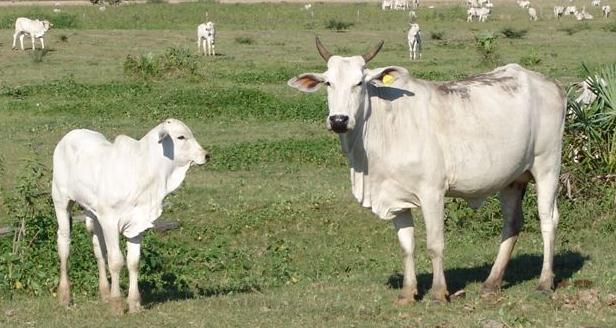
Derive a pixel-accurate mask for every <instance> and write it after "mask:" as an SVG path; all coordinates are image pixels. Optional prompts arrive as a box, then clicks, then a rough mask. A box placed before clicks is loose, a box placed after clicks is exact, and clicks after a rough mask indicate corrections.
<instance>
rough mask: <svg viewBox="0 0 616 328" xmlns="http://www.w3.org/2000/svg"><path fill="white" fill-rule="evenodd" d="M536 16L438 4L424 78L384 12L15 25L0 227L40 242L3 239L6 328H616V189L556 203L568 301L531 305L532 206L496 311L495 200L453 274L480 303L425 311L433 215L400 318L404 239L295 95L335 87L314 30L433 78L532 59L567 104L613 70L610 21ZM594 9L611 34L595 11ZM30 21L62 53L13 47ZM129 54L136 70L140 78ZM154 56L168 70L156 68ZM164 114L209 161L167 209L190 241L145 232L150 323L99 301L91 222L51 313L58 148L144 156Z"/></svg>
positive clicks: (76, 12) (178, 12)
mask: <svg viewBox="0 0 616 328" xmlns="http://www.w3.org/2000/svg"><path fill="white" fill-rule="evenodd" d="M553 2H554V3H556V1H553ZM578 2H579V3H578V7H581V6H582V4H583V3H582V1H578ZM541 3H542V7H540V8H539V9H540V10H539V12H540V13H541V14H542V17H541V19H540V20H539V21H538V22H534V23H530V22H529V21H528V17H527V15H526V12H525V11H522V10H521V9H519V8H516V7H514V5H515V3H506V2H497V7H496V8H495V10H494V14H493V16H492V19H490V20H489V22H487V23H483V24H480V23H472V24H471V23H466V14H465V10H464V8H462V7H455V6H444V5H440V4H439V5H438V6H437V7H436V8H435V9H428V8H427V7H426V6H422V7H420V8H419V10H418V16H419V23H420V24H421V26H422V33H423V36H424V49H423V59H422V60H420V61H416V62H411V61H409V60H408V48H407V46H406V28H407V23H408V15H407V13H404V12H382V11H381V10H380V8H379V7H378V6H377V4H375V3H370V4H364V3H359V4H349V3H347V4H329V3H327V4H323V3H315V4H313V9H314V16H311V15H310V14H309V13H308V12H306V11H302V10H300V8H301V7H302V5H300V4H284V3H282V4H224V5H223V4H216V3H213V2H205V3H195V4H182V5H167V4H147V5H135V6H132V5H127V6H120V7H117V8H116V7H108V8H107V10H106V11H104V12H101V11H99V10H98V9H97V8H96V7H70V8H68V7H67V8H63V11H62V12H61V13H60V14H56V13H53V12H52V11H51V9H50V8H45V7H41V8H30V7H14V8H3V10H2V12H0V28H1V29H0V138H2V140H4V141H5V142H2V143H0V154H1V155H0V169H1V170H0V172H1V173H2V175H1V178H0V183H1V184H0V186H1V193H2V204H1V207H0V226H7V225H13V224H15V223H16V222H17V221H18V219H19V218H23V217H26V218H31V219H33V222H34V223H32V226H33V227H34V228H37V229H39V230H36V231H38V232H37V233H34V232H31V233H30V234H28V235H26V237H25V242H26V244H25V246H23V248H22V249H21V250H20V252H19V254H21V255H19V256H13V255H10V254H9V253H10V252H11V247H12V243H11V240H10V239H11V238H10V237H8V238H6V237H5V238H2V239H0V277H4V279H3V281H2V282H0V293H2V294H1V295H0V310H1V312H0V326H2V327H39V326H44V327H65V326H67V324H68V325H70V326H71V327H73V326H74V327H132V326H135V325H143V326H154V327H193V326H194V327H227V326H228V327H237V326H247V327H481V326H486V325H488V324H489V323H490V321H486V320H493V321H492V323H494V322H499V323H500V324H502V325H503V326H504V327H591V326H592V327H614V326H616V306H615V305H613V302H612V301H610V299H609V298H610V297H611V296H610V295H612V296H613V295H614V294H616V255H615V253H614V252H612V251H611V249H610V248H611V247H610V246H613V245H614V236H615V231H616V223H615V222H614V218H615V216H616V213H615V210H614V201H615V198H614V196H615V195H616V188H614V187H613V186H612V185H610V184H600V183H598V182H596V183H592V185H593V186H592V188H590V189H589V190H588V192H585V193H579V194H576V199H575V200H571V199H568V198H566V197H564V195H563V196H562V197H561V199H560V208H561V216H562V217H561V224H560V227H559V233H558V236H557V243H556V245H557V248H556V249H557V255H556V265H555V271H556V275H557V277H556V280H557V281H559V282H561V283H560V288H558V289H556V291H555V293H554V295H552V297H548V296H545V295H542V294H539V293H537V292H535V290H534V288H535V286H536V284H537V281H538V277H539V272H540V266H541V258H542V243H541V237H540V233H539V224H538V218H537V213H536V204H535V199H534V198H535V194H534V191H533V190H532V188H531V190H529V191H528V192H527V197H526V200H525V217H526V225H525V228H524V232H523V233H522V235H521V238H520V240H519V242H518V246H517V248H516V250H515V252H514V255H513V259H512V262H511V264H510V266H509V269H508V273H507V275H506V277H505V280H506V282H505V284H504V288H503V291H502V293H501V294H500V295H498V297H496V298H490V299H483V298H481V297H480V296H479V288H480V283H481V281H482V280H483V279H485V278H486V277H487V274H488V273H489V269H490V266H491V263H492V261H493V259H494V257H495V255H496V251H497V247H498V242H499V233H500V226H501V220H500V213H499V212H500V211H499V205H498V202H497V201H496V200H495V199H491V200H489V201H488V202H487V204H486V205H485V206H484V207H483V208H482V209H480V210H478V211H472V210H470V209H469V208H467V207H466V204H465V203H463V202H461V201H452V202H450V203H448V205H447V208H448V210H447V214H446V215H447V220H446V229H447V231H446V250H445V266H446V272H445V274H446V277H447V279H448V285H449V291H450V293H453V292H455V291H457V290H460V289H464V290H465V291H466V297H465V298H458V299H454V300H452V301H451V303H450V304H447V305H435V304H432V303H431V302H430V301H429V299H428V297H426V298H425V299H424V298H423V294H424V293H426V292H427V291H428V290H429V288H430V282H431V265H430V261H429V259H428V257H427V255H426V252H425V232H424V229H423V222H422V221H421V219H418V220H417V233H416V236H417V251H416V254H417V259H416V265H417V273H418V280H419V285H420V289H421V293H422V298H421V299H420V301H419V302H418V303H417V304H415V305H412V306H405V307H398V306H394V305H393V300H394V298H395V296H396V294H397V292H398V288H400V283H401V270H402V265H401V251H400V249H399V246H398V243H397V239H396V236H395V233H394V230H393V227H392V226H391V224H389V223H386V222H382V221H380V220H378V219H376V218H375V216H373V215H372V214H371V213H370V211H369V210H366V209H362V208H361V207H360V206H359V205H358V204H356V203H355V201H354V200H353V198H352V196H351V194H350V184H349V181H348V168H347V166H346V160H345V158H344V157H343V156H342V155H341V153H340V150H339V144H338V139H337V137H336V136H335V135H333V134H331V133H329V132H327V131H326V129H325V126H324V122H323V120H324V118H325V115H326V102H325V94H324V93H323V92H322V91H321V92H317V93H316V94H310V95H306V94H300V93H299V92H296V91H295V90H293V89H291V88H289V87H287V86H286V81H287V80H288V79H289V78H291V77H292V76H294V75H296V74H299V73H302V72H309V71H315V72H321V71H324V70H325V65H324V62H323V61H322V59H321V58H320V57H319V56H318V54H317V52H316V49H314V35H315V34H318V35H320V36H321V39H322V40H323V42H324V43H325V44H326V45H327V46H328V47H329V48H330V50H332V51H333V52H335V53H339V54H358V53H361V52H364V51H365V50H367V49H369V48H371V47H372V46H373V45H374V44H375V43H376V42H377V41H378V40H380V39H383V40H385V47H384V49H383V51H382V52H381V53H380V54H379V55H378V56H377V57H376V58H375V59H374V60H373V61H372V62H371V63H370V66H371V67H380V66H386V65H400V66H403V67H406V68H408V69H409V71H410V72H411V73H412V74H413V75H415V76H417V77H421V78H425V79H430V80H446V79H454V78H461V77H465V76H468V75H471V74H475V73H479V72H483V71H486V70H489V69H491V68H492V67H495V66H497V65H498V64H504V63H510V62H521V63H524V64H525V65H526V66H527V67H529V68H531V69H534V70H537V71H539V72H542V73H544V74H546V75H548V76H550V77H552V78H555V79H557V80H558V81H559V82H560V83H561V84H562V85H563V86H567V85H568V84H569V83H571V82H577V81H580V80H582V79H583V78H584V76H583V70H582V69H581V64H582V63H583V62H584V63H586V64H587V65H588V66H589V67H591V68H596V67H598V66H600V65H602V64H607V63H613V62H614V61H615V60H616V57H615V56H614V54H615V53H616V42H614V38H615V37H616V32H614V31H616V21H615V20H614V19H613V18H612V19H609V20H603V19H595V20H594V21H591V22H585V23H579V22H576V21H573V20H571V19H563V20H561V21H557V20H556V19H553V18H552V16H551V15H550V12H551V5H552V4H553V3H552V1H545V2H543V1H542V2H541ZM586 7H587V9H590V10H593V11H592V14H593V15H595V17H600V14H599V12H598V9H597V8H596V7H592V8H591V7H590V6H589V5H587V6H586ZM612 7H614V5H612ZM206 11H207V12H208V14H209V17H210V18H211V19H212V20H214V21H215V22H216V23H217V28H218V36H217V37H218V38H217V46H216V47H217V52H218V53H219V55H218V56H216V58H207V57H202V56H198V55H197V53H196V44H195V43H196V42H195V34H196V33H195V26H196V25H197V23H199V22H200V21H202V20H203V19H204V17H205V12H206ZM18 16H30V17H44V18H47V19H49V20H51V21H52V22H54V24H55V26H56V28H54V29H52V30H51V31H50V32H48V34H46V37H45V41H46V45H47V46H48V48H49V51H48V52H46V53H33V52H32V51H31V50H27V51H25V52H21V51H13V50H11V49H10V48H11V43H12V30H11V29H12V27H11V25H12V23H13V22H14V19H15V17H18ZM332 19H333V20H337V21H341V22H346V23H352V24H353V25H352V26H350V28H349V29H348V31H346V32H334V31H331V30H329V29H327V28H326V27H325V26H326V24H327V23H328V21H330V20H332ZM505 28H510V29H514V30H518V31H519V30H527V33H526V35H525V36H524V37H523V38H520V39H510V38H506V37H504V36H503V35H502V34H501V31H502V30H503V29H505ZM488 32H492V33H495V34H498V35H499V38H498V39H497V53H498V57H497V58H496V60H495V61H493V62H490V63H481V62H480V55H479V54H478V52H477V50H476V47H475V36H476V35H482V34H485V33H488ZM439 34H440V36H439ZM431 36H434V37H431ZM27 44H28V45H29V42H28V43H27ZM184 49H185V50H184ZM129 55H130V56H132V57H131V58H136V61H137V65H138V66H137V68H132V69H127V70H125V66H126V63H127V56H129ZM161 58H162V59H161ZM159 59H160V60H166V62H165V63H166V64H164V65H171V66H169V67H170V68H169V69H158V68H160V67H158V66H156V65H158V64H157V63H158V62H157V61H156V60H159ZM169 63H171V64H169ZM139 65H141V66H139ZM148 65H150V66H148ZM160 65H163V64H160ZM167 117H175V118H179V119H181V120H183V121H184V122H186V123H187V124H188V125H189V126H190V127H191V128H192V130H193V132H194V134H195V136H196V137H197V139H198V140H200V142H201V144H202V145H203V146H204V148H206V149H208V150H209V151H210V152H211V154H212V162H211V163H210V164H208V165H206V166H205V167H199V168H193V169H191V171H189V174H188V176H187V178H186V180H185V182H184V184H183V186H182V187H181V188H180V189H179V190H178V191H177V192H176V193H175V194H173V195H171V196H169V197H168V198H167V200H166V202H165V211H164V213H163V216H162V219H164V220H177V221H179V222H180V227H179V228H178V229H174V230H171V231H168V232H166V233H155V232H148V234H147V236H146V239H145V242H144V245H143V256H142V263H141V266H142V270H141V274H142V276H141V279H140V281H141V289H142V293H143V296H144V297H143V298H144V299H143V301H144V303H145V305H146V310H145V311H143V312H142V313H139V314H136V315H125V316H120V317H118V316H114V315H113V314H112V313H111V311H110V310H109V309H108V308H107V306H105V305H104V304H102V303H101V302H100V301H99V299H98V297H97V290H96V289H97V285H96V268H95V262H94V257H93V256H92V254H91V252H92V250H91V245H89V243H88V242H87V236H86V233H85V230H84V228H83V226H82V225H83V224H82V223H75V224H74V226H75V229H74V233H73V239H74V242H73V249H72V254H71V271H70V273H69V274H70V276H71V278H72V280H73V290H72V292H73V296H74V298H75V305H74V306H73V307H71V308H70V309H68V310H66V309H64V308H61V307H60V306H58V305H56V302H55V299H54V298H53V296H54V294H53V293H54V290H55V285H56V283H57V263H56V262H57V260H56V255H55V242H54V240H53V238H54V237H53V236H54V233H55V232H54V229H55V222H54V216H53V214H52V210H51V208H50V207H49V204H48V195H47V194H45V192H48V186H49V180H50V173H49V170H50V169H51V154H52V152H53V147H54V146H55V144H56V143H57V141H58V140H59V139H60V138H61V136H62V135H64V134H65V133H66V132H68V131H69V130H71V129H74V128H91V129H95V130H99V131H101V132H103V133H104V134H105V135H107V136H109V137H110V138H111V137H113V136H115V135H117V134H120V133H122V134H127V135H130V136H133V137H136V138H138V137H141V136H142V135H143V134H144V133H146V132H147V131H148V130H149V129H150V128H152V127H153V126H154V125H156V124H157V122H159V121H160V120H162V119H164V118H167ZM37 163H41V164H38V165H37ZM566 163H571V162H570V161H566ZM567 165H569V164H567ZM563 170H564V171H570V170H571V167H568V166H565V167H564V169H563ZM37 172H40V173H37ZM591 178H592V177H591V176H587V177H584V176H582V177H579V179H580V180H581V181H591ZM22 201H23V204H26V205H25V206H26V207H25V208H22V207H19V206H18V205H19V204H22V203H21V202H22ZM415 214H416V215H417V216H418V217H420V215H419V212H416V213H415ZM22 245H23V244H22Z"/></svg>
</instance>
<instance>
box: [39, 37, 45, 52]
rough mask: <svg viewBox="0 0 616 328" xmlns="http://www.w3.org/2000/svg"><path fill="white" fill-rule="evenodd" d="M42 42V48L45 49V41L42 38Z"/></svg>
mask: <svg viewBox="0 0 616 328" xmlns="http://www.w3.org/2000/svg"><path fill="white" fill-rule="evenodd" d="M40 40H41V48H42V49H45V40H43V38H41V39H40Z"/></svg>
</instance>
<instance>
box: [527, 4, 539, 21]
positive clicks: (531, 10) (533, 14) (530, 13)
mask: <svg viewBox="0 0 616 328" xmlns="http://www.w3.org/2000/svg"><path fill="white" fill-rule="evenodd" d="M528 18H529V19H530V20H531V21H536V20H537V10H536V9H535V8H533V7H530V8H528Z"/></svg>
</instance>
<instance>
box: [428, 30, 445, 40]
mask: <svg viewBox="0 0 616 328" xmlns="http://www.w3.org/2000/svg"><path fill="white" fill-rule="evenodd" d="M444 36H445V32H443V31H432V32H430V39H432V40H443V38H444Z"/></svg>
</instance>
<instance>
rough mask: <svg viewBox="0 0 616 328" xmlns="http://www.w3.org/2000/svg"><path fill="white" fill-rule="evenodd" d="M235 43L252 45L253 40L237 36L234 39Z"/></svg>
mask: <svg viewBox="0 0 616 328" xmlns="http://www.w3.org/2000/svg"><path fill="white" fill-rule="evenodd" d="M235 43H238V44H254V43H255V40H254V39H253V38H251V37H249V36H238V37H236V38H235Z"/></svg>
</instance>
